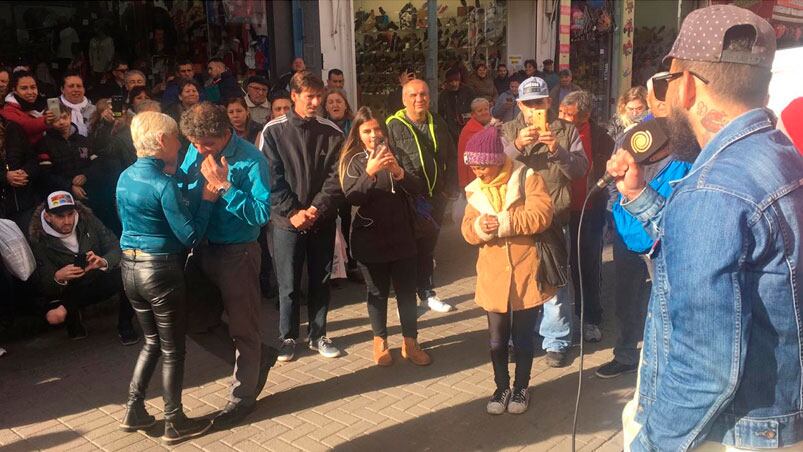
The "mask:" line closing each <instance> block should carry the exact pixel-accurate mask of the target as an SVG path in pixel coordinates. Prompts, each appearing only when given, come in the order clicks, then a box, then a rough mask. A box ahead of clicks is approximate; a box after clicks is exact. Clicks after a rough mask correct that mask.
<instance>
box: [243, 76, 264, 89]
mask: <svg viewBox="0 0 803 452" xmlns="http://www.w3.org/2000/svg"><path fill="white" fill-rule="evenodd" d="M252 83H258V84H260V85H262V86H264V87H266V88H269V87H270V83H268V80H267V79H266V78H265V77H260V76H259V75H253V76H251V77H248V78H247V79H245V83H243V87H245V88H248V85H250V84H252Z"/></svg>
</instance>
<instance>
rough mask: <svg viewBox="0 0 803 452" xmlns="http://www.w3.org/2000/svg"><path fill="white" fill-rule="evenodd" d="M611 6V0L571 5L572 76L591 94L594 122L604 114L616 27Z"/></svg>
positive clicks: (579, 1) (581, 0) (582, 0)
mask: <svg viewBox="0 0 803 452" xmlns="http://www.w3.org/2000/svg"><path fill="white" fill-rule="evenodd" d="M613 8H614V4H613V1H612V0H573V1H572V8H571V25H570V27H569V28H570V30H571V50H570V58H569V60H570V61H571V69H572V78H573V82H574V83H575V84H577V85H578V86H581V87H583V89H584V90H587V91H588V92H590V93H591V94H592V96H593V106H592V107H593V108H592V116H593V117H594V118H595V119H596V120H598V121H604V120H606V119H607V117H608V105H609V104H608V102H609V97H610V89H611V54H612V51H613V49H612V47H613V32H614V29H615V28H616V24H615V21H614V14H613ZM624 41H628V38H625V39H624ZM630 45H631V46H632V42H631V44H630Z"/></svg>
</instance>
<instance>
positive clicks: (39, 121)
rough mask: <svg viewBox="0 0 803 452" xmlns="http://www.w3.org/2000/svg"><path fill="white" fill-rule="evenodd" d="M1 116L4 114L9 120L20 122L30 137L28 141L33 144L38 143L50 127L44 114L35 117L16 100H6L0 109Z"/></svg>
mask: <svg viewBox="0 0 803 452" xmlns="http://www.w3.org/2000/svg"><path fill="white" fill-rule="evenodd" d="M0 116H3V117H4V118H6V120H8V121H11V122H15V123H17V124H19V126H20V127H22V130H24V131H25V135H26V136H27V137H28V141H29V142H30V143H31V145H34V144H36V143H37V142H39V140H41V139H42V135H43V134H44V133H45V130H47V127H48V126H47V123H45V117H44V116H42V117H39V118H34V117H33V116H31V115H30V114H28V112H26V111H24V110H23V109H22V108H20V106H19V104H16V103H14V102H6V104H5V105H4V106H3V109H2V110H0Z"/></svg>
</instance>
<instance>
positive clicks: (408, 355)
mask: <svg viewBox="0 0 803 452" xmlns="http://www.w3.org/2000/svg"><path fill="white" fill-rule="evenodd" d="M401 354H402V358H404V359H406V360H408V361H410V362H411V363H413V364H415V365H416V366H428V365H430V364H431V363H432V358H430V356H429V355H428V354H427V352H425V351H424V350H421V347H419V346H418V342H416V340H415V339H413V338H412V337H405V338H404V342H403V343H402V349H401Z"/></svg>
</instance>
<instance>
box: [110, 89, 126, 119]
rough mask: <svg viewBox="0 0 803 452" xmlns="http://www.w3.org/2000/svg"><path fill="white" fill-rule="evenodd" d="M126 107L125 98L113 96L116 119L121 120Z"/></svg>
mask: <svg viewBox="0 0 803 452" xmlns="http://www.w3.org/2000/svg"><path fill="white" fill-rule="evenodd" d="M124 107H125V101H124V100H123V96H121V95H119V94H118V95H116V96H112V116H114V117H115V118H119V117H121V116H123V108H124Z"/></svg>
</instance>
